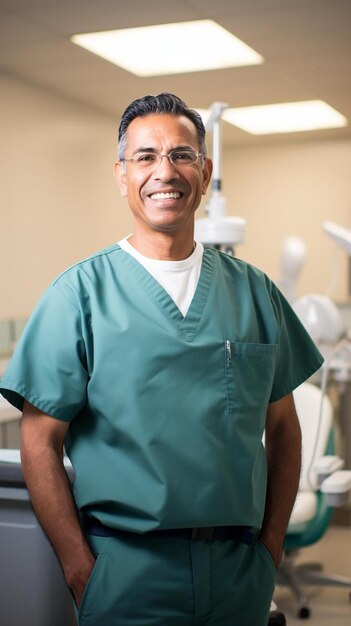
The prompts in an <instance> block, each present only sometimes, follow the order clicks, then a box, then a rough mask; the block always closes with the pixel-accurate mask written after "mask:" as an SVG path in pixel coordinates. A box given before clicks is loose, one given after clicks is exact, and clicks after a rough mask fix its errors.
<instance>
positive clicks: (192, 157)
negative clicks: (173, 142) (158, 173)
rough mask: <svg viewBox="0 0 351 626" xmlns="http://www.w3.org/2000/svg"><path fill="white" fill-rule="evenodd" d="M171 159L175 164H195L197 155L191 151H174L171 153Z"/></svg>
mask: <svg viewBox="0 0 351 626" xmlns="http://www.w3.org/2000/svg"><path fill="white" fill-rule="evenodd" d="M171 157H172V161H173V162H174V163H184V164H186V163H195V162H196V159H197V154H196V152H192V151H191V150H174V151H173V152H171Z"/></svg>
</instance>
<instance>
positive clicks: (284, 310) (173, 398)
mask: <svg viewBox="0 0 351 626" xmlns="http://www.w3.org/2000/svg"><path fill="white" fill-rule="evenodd" d="M322 361H323V359H322V357H321V355H320V354H319V352H318V350H317V349H316V347H315V346H314V344H313V342H312V340H311V338H310V337H309V335H308V334H307V332H306V331H305V329H304V327H303V326H302V324H301V323H300V321H299V320H298V318H297V317H296V315H295V314H294V312H293V310H292V309H291V307H290V306H289V304H288V303H287V302H286V300H285V299H284V297H283V296H282V294H281V293H280V292H279V290H278V289H277V287H276V286H275V285H274V284H273V283H272V282H271V281H270V280H269V279H268V278H267V276H265V275H264V274H263V273H262V272H260V271H259V270H257V269H256V268H254V267H252V266H250V265H248V264H247V263H244V262H242V261H240V260H238V259H236V258H232V257H229V256H227V255H225V254H223V253H221V252H218V251H216V250H213V249H206V250H205V252H204V256H203V262H202V269H201V274H200V278H199V282H198V285H197V289H196V292H195V295H194V298H193V301H192V303H191V306H190V308H189V311H188V313H187V314H186V316H185V317H183V315H182V314H181V312H180V311H179V309H178V308H177V306H176V305H175V303H174V302H173V300H172V299H171V298H170V297H169V295H168V294H167V293H166V291H164V289H163V288H162V287H161V286H160V284H159V283H158V282H157V281H156V280H155V279H154V278H153V277H152V276H151V274H149V273H148V272H147V271H146V270H145V269H144V268H143V267H142V265H140V264H139V263H138V261H136V259H134V258H133V257H132V256H130V255H129V254H128V253H126V252H125V251H124V250H122V249H121V248H120V247H119V246H118V245H114V246H112V247H110V248H108V249H106V250H103V251H102V252H100V253H98V254H96V255H94V256H92V257H90V258H89V259H87V260H85V261H83V262H81V263H78V264H77V265H75V266H74V267H72V268H70V269H68V270H67V271H66V272H64V273H63V274H61V276H59V277H58V278H57V279H56V280H55V281H54V283H53V284H52V285H51V286H50V287H49V289H48V290H47V291H46V293H45V294H44V296H43V298H42V299H41V301H40V302H39V304H38V306H37V308H36V309H35V311H34V313H33V315H32V317H31V318H30V320H29V322H28V324H27V326H26V329H25V330H24V332H23V334H22V337H21V339H20V342H19V344H18V347H17V349H16V351H15V354H14V356H13V357H12V359H11V361H10V364H9V366H8V369H7V371H6V373H5V375H4V377H3V379H2V382H1V387H0V391H1V393H3V395H4V396H5V397H6V398H7V399H8V400H9V401H10V402H12V403H13V404H14V405H15V406H16V407H18V408H19V409H21V408H22V405H23V398H26V399H27V400H28V401H29V402H30V403H32V404H33V405H35V406H36V407H38V408H39V409H41V410H42V411H44V412H45V413H47V414H49V415H51V416H52V417H54V418H56V419H59V420H64V421H67V422H70V427H69V431H68V436H67V438H66V442H65V446H66V451H67V454H68V456H69V457H70V459H71V461H72V464H73V466H74V469H75V472H76V480H75V485H74V492H75V499H76V503H77V506H78V508H79V509H80V510H81V511H84V512H86V513H88V514H90V515H94V516H95V517H97V518H98V519H100V520H101V521H102V522H103V523H105V524H107V525H109V526H112V527H116V528H121V529H127V530H132V531H135V532H140V533H143V532H146V531H149V530H152V529H156V528H183V527H198V526H223V525H249V526H253V527H257V528H258V527H260V525H261V522H262V518H263V512H264V505H265V496H266V461H265V452H264V448H263V445H262V435H263V431H264V427H265V419H266V412H267V407H268V404H269V403H270V402H274V401H276V400H278V399H280V398H282V397H283V396H285V395H287V394H288V393H290V392H291V391H292V390H293V389H294V388H295V387H297V386H298V385H299V384H301V383H302V382H303V381H304V380H306V379H307V378H308V377H310V376H311V375H312V373H313V372H315V371H316V370H317V369H318V368H319V367H320V366H321V364H322Z"/></svg>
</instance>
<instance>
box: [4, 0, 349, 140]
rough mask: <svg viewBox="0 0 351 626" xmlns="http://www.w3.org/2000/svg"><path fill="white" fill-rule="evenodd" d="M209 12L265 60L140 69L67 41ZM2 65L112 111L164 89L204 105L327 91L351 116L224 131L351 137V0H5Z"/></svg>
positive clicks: (239, 135) (237, 135)
mask: <svg viewBox="0 0 351 626" xmlns="http://www.w3.org/2000/svg"><path fill="white" fill-rule="evenodd" d="M205 18H211V19H213V20H215V21H217V22H218V23H219V24H220V25H221V26H223V27H224V28H227V29H228V30H229V31H231V32H232V33H233V34H235V35H236V36H237V37H239V38H240V39H242V40H243V41H245V43H247V44H248V45H250V46H251V47H252V48H254V50H256V51H257V52H259V53H260V54H262V55H263V57H264V58H265V63H264V64H263V65H260V66H251V67H244V68H233V69H227V70H217V71H211V72H196V73H191V74H182V75H176V76H170V77H167V76H166V77H164V76H163V77H159V78H155V77H153V78H138V77H136V76H134V75H132V74H129V73H128V72H126V71H124V70H122V69H119V68H118V67H116V66H113V65H112V64H110V63H108V62H107V61H104V60H102V59H99V58H98V57H96V56H94V55H92V54H90V53H89V52H86V51H84V50H81V49H79V48H78V47H76V46H75V45H74V44H72V43H70V41H69V38H70V36H71V35H72V34H74V33H81V32H89V31H97V30H111V29H115V28H127V27H132V26H141V25H148V24H160V23H164V22H177V21H185V20H194V19H205ZM208 44H209V45H211V42H208ZM180 45H181V41H180ZM160 54H162V50H160ZM0 70H2V71H3V72H6V73H9V74H12V75H14V76H16V77H17V78H19V79H21V80H25V81H28V82H30V83H34V84H36V85H38V86H42V87H44V88H47V89H50V90H52V91H54V92H56V93H58V94H61V95H63V96H66V97H68V98H71V99H74V100H76V101H79V102H81V103H82V104H85V105H87V106H90V107H94V108H95V109H98V110H100V111H101V112H104V113H106V114H107V115H112V116H113V118H114V119H118V118H119V116H120V114H121V113H122V111H123V110H124V108H125V107H126V105H127V104H128V103H129V102H130V101H131V100H133V99H134V98H137V97H140V96H143V95H145V94H146V93H159V92H160V91H171V92H174V93H176V94H177V95H179V96H180V97H182V98H183V99H184V100H185V101H186V102H187V103H188V104H190V105H191V106H194V107H201V108H207V107H208V106H209V105H210V104H211V103H212V102H213V101H214V100H220V101H224V102H228V103H229V104H230V105H231V106H246V105H255V104H266V103H272V102H287V101H295V100H310V99H313V100H314V99H321V100H325V101H326V102H328V104H330V105H331V106H333V107H334V108H335V109H337V110H338V111H339V112H340V113H342V114H343V115H345V116H346V117H347V118H348V119H349V121H350V125H349V126H348V127H346V128H343V129H337V130H324V131H318V132H310V133H298V134H296V135H294V136H291V135H280V136H276V137H262V138H260V139H258V138H257V137H253V136H250V135H248V134H247V133H245V132H243V131H240V130H239V129H235V128H234V127H231V126H229V125H227V124H226V125H225V132H224V140H225V142H226V143H230V144H239V143H250V142H251V143H253V142H255V143H257V142H267V141H280V140H282V139H283V140H285V141H286V139H287V137H288V139H289V140H291V139H294V140H299V139H306V138H310V139H314V138H316V139H320V138H335V137H336V138H343V137H351V0H169V1H166V0H149V1H146V0H0Z"/></svg>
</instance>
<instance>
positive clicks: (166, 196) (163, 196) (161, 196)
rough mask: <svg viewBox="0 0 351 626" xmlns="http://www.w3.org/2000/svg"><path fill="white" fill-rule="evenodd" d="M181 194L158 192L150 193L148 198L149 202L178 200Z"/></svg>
mask: <svg viewBox="0 0 351 626" xmlns="http://www.w3.org/2000/svg"><path fill="white" fill-rule="evenodd" d="M182 195H183V194H182V193H180V192H179V191H168V192H160V191H158V192H157V193H152V194H151V195H150V196H149V198H151V200H179V198H181V197H182Z"/></svg>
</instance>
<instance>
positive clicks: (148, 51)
mask: <svg viewBox="0 0 351 626" xmlns="http://www.w3.org/2000/svg"><path fill="white" fill-rule="evenodd" d="M71 41H72V42H73V43H75V44H77V45H78V46H81V47H82V48H85V49H86V50H89V51H90V52H93V53H94V54H97V55H98V56H100V57H102V58H104V59H106V60H107V61H110V62H111V63H114V64H115V65H118V66H120V67H122V68H123V69H125V70H127V71H128V72H131V73H132V74H136V75H137V76H161V75H166V74H181V73H185V72H201V71H205V70H215V69H221V68H229V67H239V66H243V65H257V64H260V63H263V61H264V59H263V57H262V56H261V55H260V54H258V53H257V52H255V50H253V49H252V48H250V47H249V46H248V45H246V44H245V43H244V42H243V41H241V40H240V39H238V38H237V37H235V36H234V35H232V34H231V33H230V32H229V31H227V30H225V29H224V28H222V26H219V24H217V23H216V22H214V21H213V20H197V21H192V22H178V23H174V24H160V25H156V26H145V27H141V28H125V29H123V30H111V31H105V32H98V33H85V34H80V35H73V37H71Z"/></svg>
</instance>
